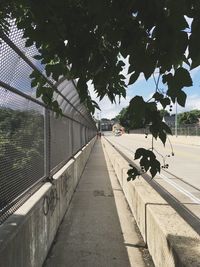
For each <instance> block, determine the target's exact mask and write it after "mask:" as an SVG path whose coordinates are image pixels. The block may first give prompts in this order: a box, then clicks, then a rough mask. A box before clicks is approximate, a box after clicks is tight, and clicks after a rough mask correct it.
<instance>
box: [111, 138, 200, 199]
mask: <svg viewBox="0 0 200 267" xmlns="http://www.w3.org/2000/svg"><path fill="white" fill-rule="evenodd" d="M113 142H114V143H116V144H118V146H121V147H123V148H124V149H126V150H127V151H128V152H127V153H128V154H129V155H131V156H133V155H132V153H134V152H132V153H131V151H132V150H131V149H129V148H127V147H126V146H124V145H121V144H120V143H118V142H116V141H113ZM172 175H173V174H172ZM158 176H159V177H160V178H162V179H163V180H165V181H166V182H167V183H169V184H170V185H171V186H173V187H174V188H175V189H176V190H177V191H179V192H181V193H182V194H184V195H185V196H187V197H189V198H190V199H191V200H192V201H193V202H194V203H196V204H200V199H199V198H197V197H195V196H194V195H193V194H192V193H190V192H189V191H188V190H186V189H184V188H183V187H182V186H180V185H178V184H177V183H175V182H172V181H171V180H170V179H169V178H168V177H166V176H165V175H163V174H159V175H158ZM183 182H184V181H183ZM190 186H191V185H190Z"/></svg>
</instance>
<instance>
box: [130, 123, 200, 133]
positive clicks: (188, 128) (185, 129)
mask: <svg viewBox="0 0 200 267" xmlns="http://www.w3.org/2000/svg"><path fill="white" fill-rule="evenodd" d="M170 128H171V131H172V134H173V135H176V134H177V135H178V136H200V125H198V124H196V125H192V124H191V125H181V126H179V127H177V129H176V128H175V127H170ZM130 132H131V133H136V134H149V133H150V131H149V128H148V127H147V128H141V129H134V130H131V131H130Z"/></svg>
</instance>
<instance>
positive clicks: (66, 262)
mask: <svg viewBox="0 0 200 267" xmlns="http://www.w3.org/2000/svg"><path fill="white" fill-rule="evenodd" d="M64 266H66V267H107V266H109V267H130V266H135V267H145V266H150V267H153V266H154V265H153V263H152V261H151V258H150V256H149V254H148V250H147V249H146V248H145V244H144V242H143V241H142V239H141V236H140V234H139V230H138V228H137V226H136V223H135V220H134V218H133V216H132V214H131V212H130V211H129V208H128V204H127V202H126V201H125V198H124V195H123V192H122V189H121V187H120V185H119V184H118V181H117V178H116V176H115V173H114V170H113V168H112V166H111V164H110V162H109V160H108V158H107V156H106V154H105V153H104V149H103V146H102V143H101V140H97V142H96V144H95V146H94V148H93V150H92V152H91V155H90V158H89V160H88V162H87V164H86V167H85V170H84V172H83V175H82V177H81V180H80V183H79V185H78V187H77V189H76V192H75V194H74V196H73V199H72V202H71V204H70V208H69V210H68V211H67V213H66V215H65V217H64V219H63V222H62V224H61V226H60V228H59V230H58V233H57V236H56V238H55V241H54V244H53V246H52V249H51V251H50V252H49V255H48V257H47V259H46V262H45V264H44V267H64Z"/></svg>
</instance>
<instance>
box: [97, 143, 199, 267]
mask: <svg viewBox="0 0 200 267" xmlns="http://www.w3.org/2000/svg"><path fill="white" fill-rule="evenodd" d="M102 143H103V144H104V147H105V150H106V153H107V155H108V158H109V159H110V161H111V163H112V165H113V168H114V170H115V173H116V176H117V178H118V180H119V182H120V184H121V187H122V189H123V192H124V195H125V197H126V199H127V202H128V204H129V206H130V209H131V211H132V213H133V215H134V217H135V220H136V222H137V224H138V227H139V229H140V232H141V234H142V236H143V238H144V240H145V242H146V244H147V246H148V249H149V253H150V254H151V256H152V259H153V261H154V264H155V266H156V267H173V266H176V267H182V266H184V267H199V266H200V257H199V255H200V237H199V235H198V234H197V233H196V232H195V231H194V230H193V229H192V228H191V227H190V226H189V225H188V224H187V222H186V221H184V219H183V218H182V217H181V216H180V215H179V214H178V213H177V212H176V211H175V210H174V209H173V208H172V207H171V206H170V205H169V204H168V203H167V202H166V201H165V200H164V199H163V198H162V197H161V196H160V195H159V194H158V193H157V192H156V191H155V190H154V189H153V188H152V187H151V186H150V185H149V184H148V183H147V182H146V181H145V180H144V179H143V178H142V177H140V178H137V179H136V180H135V181H133V182H127V171H128V169H129V164H128V162H127V161H126V160H125V159H124V158H123V157H122V156H121V155H120V154H119V153H118V152H117V151H116V150H115V149H114V148H113V147H112V146H111V145H110V144H109V143H108V142H107V141H106V140H105V139H104V138H103V139H102Z"/></svg>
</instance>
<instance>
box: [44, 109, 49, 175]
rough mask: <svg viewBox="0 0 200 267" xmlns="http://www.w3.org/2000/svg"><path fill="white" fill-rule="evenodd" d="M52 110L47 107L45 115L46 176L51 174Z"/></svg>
mask: <svg viewBox="0 0 200 267" xmlns="http://www.w3.org/2000/svg"><path fill="white" fill-rule="evenodd" d="M50 134H51V133H50V111H49V110H48V109H47V108H45V115H44V140H45V145H44V152H45V153H44V157H45V161H44V164H45V176H46V177H49V176H50V161H51V155H50V153H51V152H50Z"/></svg>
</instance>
